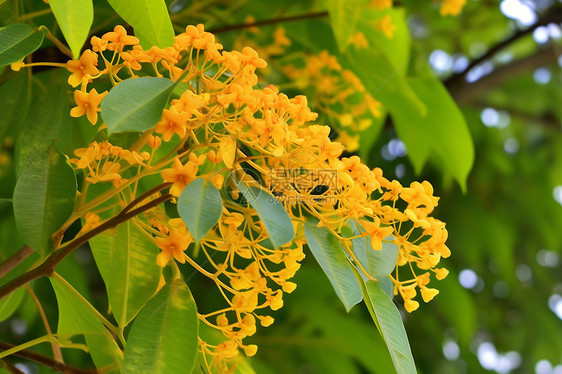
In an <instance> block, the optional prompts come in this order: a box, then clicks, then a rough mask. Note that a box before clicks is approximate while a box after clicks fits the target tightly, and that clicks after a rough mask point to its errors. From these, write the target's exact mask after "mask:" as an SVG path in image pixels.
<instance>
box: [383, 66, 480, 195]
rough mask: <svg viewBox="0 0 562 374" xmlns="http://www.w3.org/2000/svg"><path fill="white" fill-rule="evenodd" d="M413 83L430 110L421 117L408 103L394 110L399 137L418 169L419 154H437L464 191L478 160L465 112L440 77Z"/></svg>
mask: <svg viewBox="0 0 562 374" xmlns="http://www.w3.org/2000/svg"><path fill="white" fill-rule="evenodd" d="M409 84H410V86H411V87H412V89H413V90H414V91H415V92H416V95H417V96H418V97H419V98H420V100H422V101H423V103H424V104H425V106H426V108H427V112H426V114H425V115H423V116H419V115H418V114H417V113H414V112H413V111H412V110H411V109H410V108H409V107H407V106H405V107H404V108H403V109H402V110H401V111H396V112H393V113H392V118H393V120H394V124H395V127H396V131H397V132H398V136H399V137H400V138H401V139H402V140H403V141H404V143H405V144H406V148H407V149H408V154H409V155H410V158H411V159H412V162H414V164H416V165H417V166H416V168H417V169H418V170H420V168H421V165H423V164H421V165H420V163H419V161H414V158H416V157H419V156H420V155H419V154H418V153H419V152H420V151H421V152H423V154H426V153H427V152H428V151H429V152H431V153H434V154H436V155H437V156H438V157H439V159H440V162H441V164H442V165H443V168H444V169H445V170H446V171H447V172H448V173H450V174H451V175H452V176H453V177H455V179H456V180H457V181H458V183H459V185H460V186H461V187H462V188H463V190H464V189H465V188H466V179H467V177H468V173H469V172H470V169H471V168H472V163H473V162H474V145H473V143H472V137H471V135H470V132H469V131H468V127H467V125H466V121H465V119H464V117H463V115H462V113H461V111H460V110H459V108H458V106H457V104H456V103H455V102H454V101H453V99H452V98H451V96H450V95H449V93H448V92H447V90H446V89H445V87H444V86H443V84H442V83H441V82H440V81H439V80H438V79H437V78H434V77H424V78H411V79H409ZM420 147H423V148H421V149H420ZM428 148H429V149H428ZM418 149H420V151H418ZM412 152H413V155H412Z"/></svg>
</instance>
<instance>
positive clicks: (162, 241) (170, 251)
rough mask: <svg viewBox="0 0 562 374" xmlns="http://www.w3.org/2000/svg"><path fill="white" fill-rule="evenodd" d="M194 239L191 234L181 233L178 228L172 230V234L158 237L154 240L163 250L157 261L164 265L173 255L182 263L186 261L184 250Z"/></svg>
mask: <svg viewBox="0 0 562 374" xmlns="http://www.w3.org/2000/svg"><path fill="white" fill-rule="evenodd" d="M192 240H193V238H192V236H191V234H189V233H187V234H186V235H182V234H180V232H179V231H177V230H170V234H169V235H168V236H167V237H165V238H161V237H156V238H154V242H155V243H156V245H157V246H158V248H160V249H161V250H162V252H160V253H159V254H158V256H157V257H156V262H157V263H158V265H160V266H162V267H164V266H166V264H167V263H168V262H169V261H170V259H171V258H172V257H173V258H175V259H176V261H178V262H180V263H182V264H183V263H185V256H184V253H183V252H184V251H185V250H186V249H187V247H188V246H189V243H190V242H191V241H192Z"/></svg>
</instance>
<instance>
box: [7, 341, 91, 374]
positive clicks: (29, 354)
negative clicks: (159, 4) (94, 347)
mask: <svg viewBox="0 0 562 374" xmlns="http://www.w3.org/2000/svg"><path fill="white" fill-rule="evenodd" d="M13 347H15V345H14V344H10V343H6V342H0V351H6V350H8V349H11V348H13ZM13 355H14V356H17V357H20V358H24V359H26V360H29V361H33V362H35V363H38V364H41V365H44V366H47V367H49V368H51V369H53V370H54V371H58V372H61V373H65V374H67V373H68V374H93V373H97V372H98V371H97V370H96V369H80V368H77V367H74V366H70V365H67V364H63V363H62V362H58V361H56V360H54V359H52V358H51V357H49V356H45V355H42V354H40V353H37V352H33V351H30V350H27V349H23V350H21V351H18V352H15V353H14V354H13Z"/></svg>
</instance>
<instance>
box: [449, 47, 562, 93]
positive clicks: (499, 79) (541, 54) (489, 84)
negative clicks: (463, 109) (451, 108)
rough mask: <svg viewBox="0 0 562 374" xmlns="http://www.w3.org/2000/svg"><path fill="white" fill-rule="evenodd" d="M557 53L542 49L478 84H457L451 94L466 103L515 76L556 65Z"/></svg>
mask: <svg viewBox="0 0 562 374" xmlns="http://www.w3.org/2000/svg"><path fill="white" fill-rule="evenodd" d="M557 58H558V55H557V53H556V52H555V51H554V49H552V48H546V49H541V50H539V51H537V52H536V53H535V54H533V55H530V56H527V57H524V58H521V59H519V60H515V61H513V62H511V63H509V64H507V65H504V66H500V67H498V68H496V69H495V70H494V71H493V72H491V73H490V74H488V75H485V76H483V77H482V78H480V79H479V80H477V81H476V82H472V83H468V82H466V81H461V82H457V83H456V84H454V85H451V86H449V87H448V89H449V93H450V94H451V95H452V96H453V98H454V99H455V101H456V102H457V103H466V102H469V101H471V100H472V99H473V98H475V97H477V96H478V95H480V94H482V93H484V92H486V91H489V90H490V89H492V88H493V87H497V86H498V85H500V84H501V83H503V82H505V81H506V80H508V79H510V78H513V76H515V75H518V74H521V73H524V72H527V71H530V70H533V69H536V68H538V67H541V66H547V65H551V64H554V63H556V61H557Z"/></svg>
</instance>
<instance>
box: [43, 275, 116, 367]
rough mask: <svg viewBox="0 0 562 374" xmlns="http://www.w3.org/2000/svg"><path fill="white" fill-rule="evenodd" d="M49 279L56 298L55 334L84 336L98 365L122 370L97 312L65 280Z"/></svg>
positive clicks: (68, 336) (114, 344) (113, 343)
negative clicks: (57, 317)
mask: <svg viewBox="0 0 562 374" xmlns="http://www.w3.org/2000/svg"><path fill="white" fill-rule="evenodd" d="M49 279H50V281H51V284H52V285H53V289H54V290H55V294H56V297H57V304H58V310H59V322H58V327H57V333H58V334H59V336H60V338H61V339H69V338H70V337H71V336H72V335H84V338H85V340H86V345H87V346H88V349H89V350H90V355H91V357H92V360H93V361H94V364H95V365H96V367H97V368H105V369H108V368H110V370H109V372H111V373H115V372H122V370H121V368H122V365H123V353H122V352H121V350H120V349H119V346H118V345H117V343H116V342H115V340H114V339H113V337H112V336H111V334H110V333H109V331H108V330H107V329H106V328H105V327H104V326H103V324H102V323H101V322H100V320H99V319H98V318H97V316H96V314H94V312H93V311H92V310H91V309H90V308H89V307H88V306H87V304H86V303H87V301H86V300H84V299H82V298H81V297H79V296H78V295H77V294H76V293H74V292H73V289H72V288H71V287H72V286H71V285H70V284H68V283H67V282H66V281H65V280H64V279H62V278H59V277H51V278H49Z"/></svg>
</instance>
